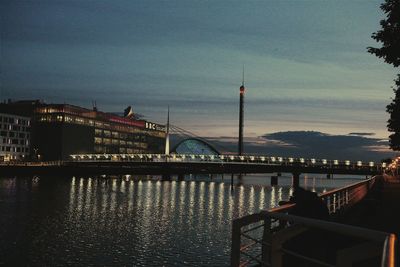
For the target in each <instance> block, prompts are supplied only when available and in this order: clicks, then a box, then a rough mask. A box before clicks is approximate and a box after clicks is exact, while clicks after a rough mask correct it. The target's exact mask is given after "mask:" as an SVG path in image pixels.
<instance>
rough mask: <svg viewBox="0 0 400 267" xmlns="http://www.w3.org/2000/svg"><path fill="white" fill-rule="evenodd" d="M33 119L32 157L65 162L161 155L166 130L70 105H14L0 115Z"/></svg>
mask: <svg viewBox="0 0 400 267" xmlns="http://www.w3.org/2000/svg"><path fill="white" fill-rule="evenodd" d="M3 110H8V111H12V112H13V113H14V114H20V115H25V116H29V117H31V118H32V123H31V124H32V126H31V132H32V134H31V157H32V158H35V159H38V158H40V159H41V160H59V159H68V158H69V155H71V154H88V153H107V154H117V153H118V154H120V153H122V154H125V153H126V154H130V153H163V151H164V144H165V126H164V125H160V124H156V123H152V122H149V121H145V120H136V119H134V116H132V111H131V109H130V113H131V114H130V116H127V117H122V116H118V115H115V114H111V113H105V112H101V111H98V110H97V108H93V109H86V108H82V107H78V106H74V105H69V104H45V103H43V102H40V101H17V102H10V101H9V103H4V104H1V105H0V112H2V111H3Z"/></svg>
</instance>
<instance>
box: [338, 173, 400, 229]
mask: <svg viewBox="0 0 400 267" xmlns="http://www.w3.org/2000/svg"><path fill="white" fill-rule="evenodd" d="M377 183H378V184H377V185H376V189H375V190H374V192H371V193H370V194H369V195H367V197H366V199H365V200H364V201H362V202H361V203H360V204H359V205H357V206H355V207H354V208H352V209H351V211H350V212H349V214H347V215H346V216H344V218H342V219H341V220H340V221H342V222H344V223H347V224H351V225H357V226H361V227H365V228H369V229H374V230H379V231H384V232H390V233H395V234H396V235H397V236H399V233H400V179H399V178H396V177H393V176H389V175H384V176H383V177H381V179H379V180H378V181H377Z"/></svg>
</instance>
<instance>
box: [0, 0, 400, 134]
mask: <svg viewBox="0 0 400 267" xmlns="http://www.w3.org/2000/svg"><path fill="white" fill-rule="evenodd" d="M380 4H381V1H349V2H347V1H343V2H340V4H334V3H330V2H326V1H301V2H299V1H268V2H258V1H252V2H249V3H246V4H243V3H240V2H233V3H232V4H229V5H227V2H226V1H219V2H217V3H214V2H213V3H211V2H209V1H204V2H189V3H187V2H183V1H174V2H158V1H146V2H135V3H132V2H125V1H116V2H113V3H108V2H105V1H97V2H90V3H89V2H83V1H82V2H80V1H74V2H57V3H56V4H54V3H52V2H51V1H40V2H39V3H32V2H19V3H15V2H13V1H3V2H2V3H1V4H0V5H1V11H0V12H1V21H2V23H1V24H2V27H1V66H0V68H1V73H0V79H1V84H0V86H1V87H0V89H1V99H7V98H13V99H44V100H46V101H47V102H58V103H62V102H67V103H71V104H76V105H81V106H84V107H90V105H91V103H92V101H96V102H97V104H98V107H99V109H100V110H104V111H110V112H118V111H122V110H123V108H125V107H126V106H128V105H132V106H133V109H134V111H135V112H138V113H141V114H144V115H145V116H146V119H149V120H153V121H156V122H160V123H165V122H166V117H167V106H168V105H170V106H171V123H172V124H175V125H178V126H180V127H182V128H185V129H188V130H190V131H192V132H194V133H196V134H197V135H202V136H214V137H217V136H237V134H238V129H237V128H238V115H239V87H240V85H241V80H242V75H241V74H242V73H241V72H242V65H243V64H245V66H246V88H247V92H246V96H245V114H244V124H245V131H244V135H245V136H246V137H257V136H263V135H265V134H268V133H273V132H280V131H302V130H304V131H312V130H313V131H320V132H324V133H328V134H332V135H344V134H349V133H351V132H364V133H374V134H375V137H377V138H384V139H386V138H387V136H388V132H387V130H386V121H387V119H388V114H386V112H385V109H386V105H387V104H389V103H390V97H391V96H392V89H391V86H392V85H393V80H394V78H395V71H394V68H392V67H390V66H387V65H386V64H384V63H383V61H382V60H380V59H378V58H376V57H374V56H372V55H370V54H368V53H367V51H366V48H367V47H368V46H375V47H377V46H379V45H378V44H377V43H375V42H374V41H373V40H372V39H371V34H372V33H373V32H375V31H377V30H378V29H379V27H380V26H379V21H380V20H381V19H383V18H384V14H383V13H382V12H381V10H380V9H379V5H380ZM255 25H256V26H255ZM85 92H86V93H85Z"/></svg>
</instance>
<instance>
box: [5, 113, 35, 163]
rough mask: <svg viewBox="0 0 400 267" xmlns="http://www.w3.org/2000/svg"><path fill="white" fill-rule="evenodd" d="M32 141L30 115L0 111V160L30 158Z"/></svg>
mask: <svg viewBox="0 0 400 267" xmlns="http://www.w3.org/2000/svg"><path fill="white" fill-rule="evenodd" d="M30 142H31V120H30V118H29V117H25V116H18V115H14V114H8V113H0V161H16V160H18V161H19V160H27V159H29V157H30Z"/></svg>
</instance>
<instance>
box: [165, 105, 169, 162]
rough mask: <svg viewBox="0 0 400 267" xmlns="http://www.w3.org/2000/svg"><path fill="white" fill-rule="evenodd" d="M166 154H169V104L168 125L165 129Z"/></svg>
mask: <svg viewBox="0 0 400 267" xmlns="http://www.w3.org/2000/svg"><path fill="white" fill-rule="evenodd" d="M165 133H166V134H165V155H169V105H168V117H167V127H166V129H165Z"/></svg>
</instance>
